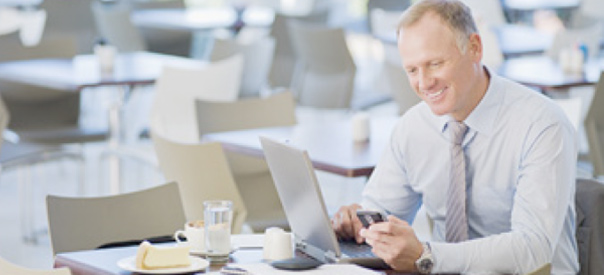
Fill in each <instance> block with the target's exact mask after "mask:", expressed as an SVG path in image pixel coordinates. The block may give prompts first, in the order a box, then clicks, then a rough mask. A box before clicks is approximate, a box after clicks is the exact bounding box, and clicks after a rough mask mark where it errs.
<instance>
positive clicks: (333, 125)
mask: <svg viewBox="0 0 604 275" xmlns="http://www.w3.org/2000/svg"><path fill="white" fill-rule="evenodd" d="M312 120H314V121H312ZM396 121H397V117H379V118H372V119H371V122H370V124H371V136H370V138H369V140H368V141H366V142H355V141H353V140H352V126H351V121H350V119H346V118H343V119H340V120H335V121H334V120H329V119H326V120H321V119H320V116H317V117H315V118H314V119H311V120H310V121H309V120H306V121H302V122H300V123H299V124H297V125H295V126H291V127H274V128H260V129H250V130H242V131H231V132H221V133H213V134H207V135H204V136H203V137H202V138H203V140H207V141H218V142H220V143H222V144H223V147H224V148H225V150H229V151H232V152H237V153H241V154H246V155H250V156H256V157H263V156H264V154H263V152H262V146H261V145H260V140H259V138H258V137H260V136H265V137H269V138H273V139H276V140H278V141H282V142H283V141H287V142H289V143H291V144H292V145H294V146H296V147H298V148H301V149H305V150H308V154H309V156H310V159H311V161H312V163H313V166H314V167H315V168H316V169H319V170H323V171H327V172H331V173H335V174H338V175H342V176H346V177H358V176H369V175H371V172H373V169H374V168H375V165H376V164H377V162H378V160H379V158H380V157H381V155H382V152H383V150H384V149H385V148H386V146H387V145H388V143H389V140H390V134H391V132H392V128H393V127H394V124H395V123H396Z"/></svg>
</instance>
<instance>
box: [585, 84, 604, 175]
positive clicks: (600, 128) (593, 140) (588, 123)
mask: <svg viewBox="0 0 604 275" xmlns="http://www.w3.org/2000/svg"><path fill="white" fill-rule="evenodd" d="M602 106H604V73H602V74H601V75H600V80H599V81H598V84H596V89H595V92H594V96H593V98H592V100H591V104H590V105H589V109H588V110H587V115H586V117H585V120H584V121H583V124H584V126H585V134H586V136H587V143H588V144H589V158H590V160H591V163H592V165H593V174H594V176H598V175H604V108H602Z"/></svg>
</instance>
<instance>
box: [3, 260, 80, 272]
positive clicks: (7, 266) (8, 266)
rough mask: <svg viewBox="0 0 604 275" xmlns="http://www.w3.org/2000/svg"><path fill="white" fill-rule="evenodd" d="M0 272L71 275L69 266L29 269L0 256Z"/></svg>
mask: <svg viewBox="0 0 604 275" xmlns="http://www.w3.org/2000/svg"><path fill="white" fill-rule="evenodd" d="M0 273H2V274H10V275H71V271H70V270H69V268H66V267H63V268H56V269H46V270H42V269H30V268H25V267H21V266H18V265H15V264H13V263H11V262H9V261H7V260H5V259H2V258H0Z"/></svg>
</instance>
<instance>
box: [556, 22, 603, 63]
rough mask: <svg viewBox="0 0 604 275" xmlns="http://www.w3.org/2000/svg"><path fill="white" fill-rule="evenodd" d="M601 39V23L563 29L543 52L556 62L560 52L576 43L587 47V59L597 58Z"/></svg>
mask: <svg viewBox="0 0 604 275" xmlns="http://www.w3.org/2000/svg"><path fill="white" fill-rule="evenodd" d="M601 37H602V24H601V23H596V24H594V25H592V26H589V27H585V28H578V29H563V30H560V31H558V32H557V33H556V35H555V36H554V40H553V41H552V44H551V46H550V47H549V48H548V49H547V50H546V51H545V54H546V55H547V56H549V57H550V58H552V59H554V60H558V57H559V54H560V51H562V50H563V49H568V48H571V47H575V46H576V45H577V44H578V43H583V44H585V45H586V46H587V52H588V57H594V56H598V54H599V52H600V38H601Z"/></svg>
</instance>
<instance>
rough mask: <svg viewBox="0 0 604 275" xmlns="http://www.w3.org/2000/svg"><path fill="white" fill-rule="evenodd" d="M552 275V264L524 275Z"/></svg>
mask: <svg viewBox="0 0 604 275" xmlns="http://www.w3.org/2000/svg"><path fill="white" fill-rule="evenodd" d="M551 274H552V264H549V263H548V264H545V265H543V266H542V267H540V268H537V269H535V270H533V271H531V272H529V273H526V274H525V275H551Z"/></svg>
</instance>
